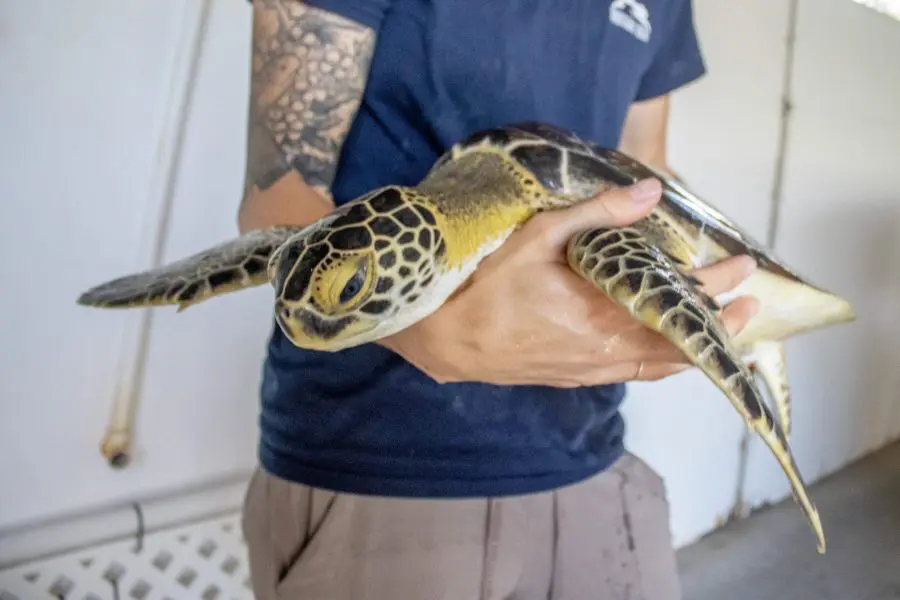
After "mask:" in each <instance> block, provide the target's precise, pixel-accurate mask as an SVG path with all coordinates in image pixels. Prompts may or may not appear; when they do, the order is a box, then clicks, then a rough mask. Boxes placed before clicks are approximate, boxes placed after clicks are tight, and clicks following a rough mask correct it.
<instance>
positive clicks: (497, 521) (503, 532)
mask: <svg viewBox="0 0 900 600" xmlns="http://www.w3.org/2000/svg"><path fill="white" fill-rule="evenodd" d="M244 535H245V537H246V540H247V543H248V545H249V555H250V568H251V572H252V584H253V590H254V593H255V595H256V598H257V600H275V599H279V600H362V599H365V600H538V599H540V600H548V599H550V600H595V599H596V600H677V599H679V598H680V597H681V593H680V588H679V584H678V576H677V572H676V565H675V554H674V551H673V549H672V544H671V539H670V533H669V517H668V504H667V502H666V498H665V488H664V486H663V483H662V480H661V479H660V478H659V477H658V476H657V475H656V474H655V473H654V472H653V471H652V470H651V469H650V468H649V467H648V466H647V465H646V464H645V463H643V462H642V461H640V460H639V459H637V458H636V457H634V456H632V455H627V454H626V455H625V456H624V457H623V458H622V459H621V460H619V461H618V462H617V463H616V464H615V465H614V466H613V467H612V468H610V469H609V470H607V471H606V472H604V473H602V474H600V475H598V476H596V477H594V478H592V479H589V480H587V481H584V482H581V483H578V484H575V485H571V486H568V487H565V488H562V489H559V490H556V491H552V492H546V493H539V494H531V495H526V496H514V497H504V498H496V499H461V500H460V499H452V500H443V499H438V500H431V499H404V498H381V497H373V496H356V495H350V494H335V493H332V492H328V491H324V490H319V489H312V488H309V487H306V486H303V485H297V484H293V483H288V482H286V481H284V480H281V479H277V478H275V477H272V476H270V475H267V474H266V473H264V472H263V471H261V470H258V471H257V472H256V474H255V475H254V476H253V479H252V481H251V483H250V487H249V489H248V493H247V500H246V506H245V511H244Z"/></svg>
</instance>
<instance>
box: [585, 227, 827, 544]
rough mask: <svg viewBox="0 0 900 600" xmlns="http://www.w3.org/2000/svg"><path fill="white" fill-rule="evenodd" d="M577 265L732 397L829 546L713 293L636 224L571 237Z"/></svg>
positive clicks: (820, 540)
mask: <svg viewBox="0 0 900 600" xmlns="http://www.w3.org/2000/svg"><path fill="white" fill-rule="evenodd" d="M568 262H569V265H570V266H571V267H572V269H573V270H574V271H575V272H576V273H578V274H579V275H581V276H582V277H584V278H585V279H587V280H589V281H591V282H593V283H594V285H596V286H597V287H598V288H600V289H601V290H603V291H604V292H605V293H606V294H607V295H608V296H609V297H610V298H611V299H612V300H613V301H615V302H616V303H617V304H619V305H620V306H622V307H624V308H625V309H626V310H628V312H629V313H630V314H631V315H632V316H634V317H635V318H636V319H638V320H639V321H640V322H641V323H643V324H644V325H646V326H647V327H649V328H650V329H652V330H654V331H656V332H658V333H660V334H661V335H662V336H663V337H665V338H666V339H667V340H668V341H669V342H671V343H672V344H674V345H675V346H676V347H677V348H678V349H679V350H681V351H682V352H683V353H684V355H685V356H686V357H687V359H688V361H689V362H690V363H691V364H693V365H695V366H696V367H698V368H699V369H700V370H701V371H702V372H703V373H704V374H705V375H706V376H707V377H708V378H709V379H710V380H711V381H712V382H713V383H714V384H715V385H716V386H717V387H718V388H719V389H720V390H722V392H724V394H725V395H726V396H727V397H728V399H729V400H730V401H731V403H732V405H733V406H734V407H735V409H737V411H738V413H740V415H741V416H742V417H743V418H744V421H745V422H746V423H747V425H748V426H749V427H750V428H751V429H753V430H754V431H756V433H757V434H758V435H759V436H760V437H761V438H762V439H763V441H764V442H765V443H766V445H767V446H768V447H769V449H770V450H771V451H772V453H773V454H774V455H775V458H776V459H777V460H778V462H779V464H780V465H781V467H782V469H783V470H784V472H785V474H786V475H787V478H788V480H789V481H790V484H791V490H792V492H793V494H794V498H795V499H796V500H797V502H798V503H799V504H800V506H801V508H802V509H803V512H804V514H805V515H806V518H807V519H808V521H809V523H810V525H811V527H812V529H813V531H814V532H815V534H816V537H817V538H818V548H819V552H824V551H825V536H824V533H823V531H822V524H821V522H820V520H819V514H818V511H817V510H816V507H815V505H814V504H813V503H812V501H811V500H810V498H809V495H808V493H807V490H806V484H805V482H804V481H803V479H802V477H801V476H800V473H799V469H798V468H797V465H796V463H795V461H794V457H793V454H792V452H791V449H790V446H789V444H788V441H787V438H786V436H785V434H784V431H783V430H782V429H781V426H780V425H779V424H778V422H777V421H776V420H775V419H774V417H773V415H772V412H771V411H770V410H769V408H768V407H767V406H766V404H765V403H764V402H763V399H762V394H761V393H760V391H759V388H758V387H757V386H756V381H755V378H754V375H753V373H751V371H750V369H749V368H748V367H747V365H746V364H745V363H744V361H743V360H742V358H741V355H740V353H739V352H738V350H737V348H736V347H735V345H734V344H733V343H732V341H731V339H730V338H729V336H728V332H727V331H726V330H725V328H724V326H723V325H722V324H721V321H720V319H719V317H718V315H717V314H716V312H715V308H713V306H712V305H711V304H710V302H709V297H708V296H706V295H705V294H703V293H702V292H701V291H700V290H699V288H698V287H697V285H696V283H695V282H694V280H693V279H692V278H691V277H690V276H689V275H687V274H685V273H682V272H681V271H680V270H679V269H678V267H677V266H676V264H675V263H674V262H673V260H672V259H671V258H669V257H668V256H667V255H666V254H664V253H663V252H662V251H661V250H660V249H659V248H658V247H656V246H655V245H653V244H651V243H650V242H649V241H648V240H647V239H646V238H645V237H644V235H643V234H642V233H641V232H640V231H638V230H637V229H635V228H631V227H626V228H622V229H591V230H588V231H584V232H582V233H580V234H577V235H575V236H574V237H573V238H572V239H571V240H570V242H569V246H568Z"/></svg>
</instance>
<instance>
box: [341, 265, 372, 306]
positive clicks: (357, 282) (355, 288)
mask: <svg viewBox="0 0 900 600" xmlns="http://www.w3.org/2000/svg"><path fill="white" fill-rule="evenodd" d="M361 262H362V264H361V265H360V267H359V268H358V269H357V270H356V273H354V274H353V277H351V278H350V279H348V280H347V283H345V284H344V289H342V290H341V294H340V296H339V297H338V301H339V302H340V303H341V304H347V303H348V302H350V301H351V300H353V299H354V298H355V297H356V295H357V294H359V292H360V290H362V288H363V285H364V284H365V282H366V272H367V271H368V269H369V264H368V261H361Z"/></svg>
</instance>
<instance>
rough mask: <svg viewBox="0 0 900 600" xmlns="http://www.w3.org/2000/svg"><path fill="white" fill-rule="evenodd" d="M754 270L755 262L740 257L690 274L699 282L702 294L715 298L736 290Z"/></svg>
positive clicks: (748, 258)
mask: <svg viewBox="0 0 900 600" xmlns="http://www.w3.org/2000/svg"><path fill="white" fill-rule="evenodd" d="M755 270H756V261H755V260H753V259H752V258H751V257H749V256H743V255H741V256H732V257H731V258H726V259H725V260H721V261H719V262H716V263H713V264H711V265H707V266H705V267H702V268H700V269H697V270H696V271H694V272H693V273H691V274H692V275H693V276H694V277H696V278H697V279H699V280H700V283H701V284H702V288H703V292H704V293H706V294H709V295H710V296H713V297H715V296H718V295H719V294H723V293H725V292H729V291H731V290H733V289H734V288H736V287H737V286H738V285H740V284H741V282H742V281H744V280H745V279H746V278H747V277H749V276H750V275H751V274H752V273H753V271H755Z"/></svg>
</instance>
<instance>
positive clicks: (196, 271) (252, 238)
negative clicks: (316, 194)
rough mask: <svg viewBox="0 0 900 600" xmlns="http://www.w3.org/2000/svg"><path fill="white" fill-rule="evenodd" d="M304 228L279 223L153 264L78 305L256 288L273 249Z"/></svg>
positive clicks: (191, 298)
mask: <svg viewBox="0 0 900 600" xmlns="http://www.w3.org/2000/svg"><path fill="white" fill-rule="evenodd" d="M302 229H303V228H302V227H295V226H278V227H271V228H269V229H261V230H257V231H252V232H250V233H247V234H245V235H242V236H240V237H238V238H235V239H233V240H230V241H228V242H224V243H222V244H218V245H216V246H213V247H212V248H209V249H207V250H204V251H202V252H198V253H197V254H194V255H193V256H189V257H187V258H183V259H181V260H178V261H176V262H172V263H169V264H166V265H162V266H160V267H157V268H155V269H150V270H147V271H143V272H141V273H134V274H131V275H126V276H124V277H119V278H117V279H113V280H111V281H107V282H105V283H102V284H100V285H97V286H95V287H93V288H91V289H89V290H87V291H86V292H84V293H83V294H81V296H79V297H78V301H77V302H78V304H81V305H84V306H93V307H97V308H139V307H148V306H162V305H166V304H176V305H178V310H179V311H181V310H184V309H185V308H187V307H188V306H191V305H192V304H197V303H199V302H203V301H204V300H208V299H209V298H211V297H213V296H218V295H221V294H225V293H228V292H232V291H237V290H241V289H245V288H249V287H255V286H258V285H262V284H264V283H266V282H267V281H268V280H269V278H268V274H267V267H268V264H269V258H270V256H271V255H272V253H273V252H274V251H275V250H276V249H278V248H279V247H280V246H281V245H282V244H283V243H284V242H285V241H286V240H287V239H288V238H290V237H291V236H292V235H293V234H295V233H298V232H299V231H302Z"/></svg>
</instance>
